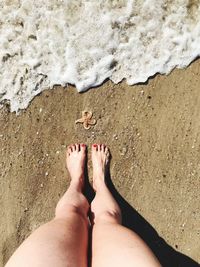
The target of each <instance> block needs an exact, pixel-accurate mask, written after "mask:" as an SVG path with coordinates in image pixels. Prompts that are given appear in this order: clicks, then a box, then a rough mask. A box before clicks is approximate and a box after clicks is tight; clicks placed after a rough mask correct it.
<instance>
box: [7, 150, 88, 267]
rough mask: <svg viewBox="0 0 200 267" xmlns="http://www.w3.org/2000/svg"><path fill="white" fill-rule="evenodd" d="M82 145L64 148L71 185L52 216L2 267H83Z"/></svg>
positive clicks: (85, 226) (85, 243)
mask: <svg viewBox="0 0 200 267" xmlns="http://www.w3.org/2000/svg"><path fill="white" fill-rule="evenodd" d="M85 150H86V147H85V145H71V146H70V147H68V149H67V168H68V170H69V173H70V176H71V184H70V186H69V189H68V190H67V192H66V193H65V195H64V196H63V197H62V198H61V200H60V201H59V202H58V205H57V207H56V216H55V218H54V219H53V220H52V221H50V222H49V223H47V224H45V225H43V226H41V227H40V228H39V229H37V230H36V231H35V232H34V233H33V234H31V235H30V236H29V237H28V238H27V239H26V240H25V241H24V242H23V243H22V245H21V246H20V247H19V248H18V249H17V250H16V252H15V253H14V254H13V256H12V257H11V258H10V260H9V261H8V263H7V265H6V267H86V266H87V247H88V218H87V213H88V209H89V204H88V202H87V200H86V198H85V197H84V196H83V194H82V187H83V184H84V165H85V157H86V155H85V153H86V151H85Z"/></svg>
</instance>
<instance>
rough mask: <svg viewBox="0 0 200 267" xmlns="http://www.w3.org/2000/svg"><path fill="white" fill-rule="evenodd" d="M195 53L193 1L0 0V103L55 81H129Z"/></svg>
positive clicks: (198, 20)
mask: <svg viewBox="0 0 200 267" xmlns="http://www.w3.org/2000/svg"><path fill="white" fill-rule="evenodd" d="M199 55H200V1H198V0H196V1H195V0H173V1H172V0H159V1H158V0H143V1H142V0H127V1H124V0H96V1H94V0H88V1H86V0H85V1H80V0H37V1H32V0H30V1H29V0H3V1H1V2H0V61H1V68H0V102H2V101H3V100H8V101H9V102H10V107H11V111H18V110H19V109H24V108H26V107H27V106H28V104H29V103H30V101H31V100H32V99H33V97H34V96H35V95H37V94H39V93H40V92H41V91H43V90H44V89H47V88H52V87H53V85H55V84H60V85H62V86H66V85H67V84H73V85H75V86H76V88H77V90H78V91H79V92H81V91H85V90H87V89H88V88H90V87H94V86H97V85H100V84H101V83H102V82H103V81H104V80H105V79H107V78H110V79H111V80H112V81H113V82H114V83H118V82H120V81H121V80H122V79H125V80H126V82H127V83H128V84H130V85H133V84H136V83H139V82H145V81H146V80H147V79H148V78H149V77H150V76H152V75H154V74H155V73H163V74H164V73H165V74H168V73H169V72H170V71H171V70H172V69H173V68H175V67H178V68H184V67H186V66H187V65H188V64H189V63H190V62H191V61H192V60H194V59H195V58H196V57H198V56H199Z"/></svg>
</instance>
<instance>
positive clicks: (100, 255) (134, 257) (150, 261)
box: [92, 223, 161, 267]
mask: <svg viewBox="0 0 200 267" xmlns="http://www.w3.org/2000/svg"><path fill="white" fill-rule="evenodd" d="M92 242H93V243H92V255H93V257H92V267H110V266H115V267H121V266H125V267H161V265H160V263H159V262H158V260H157V259H156V257H155V256H154V254H153V253H152V251H151V250H150V249H149V248H148V247H147V245H146V244H145V243H144V242H143V240H142V239H141V238H140V237H139V236H138V235H137V234H135V233H134V232H133V231H130V230H129V229H127V228H125V227H123V226H122V225H119V224H115V223H113V224H112V223H101V224H97V225H95V226H94V229H93V240H92Z"/></svg>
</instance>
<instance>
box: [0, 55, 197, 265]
mask: <svg viewBox="0 0 200 267" xmlns="http://www.w3.org/2000/svg"><path fill="white" fill-rule="evenodd" d="M85 109H88V110H91V111H92V112H93V114H94V117H95V118H96V119H97V124H96V125H95V126H94V127H92V128H91V129H90V130H85V129H84V128H83V126H82V125H81V124H75V120H77V119H78V118H80V117H81V112H82V111H83V110H85ZM0 113H1V114H0V150H1V154H0V164H1V165H0V167H1V172H0V176H1V177H0V206H1V209H0V235H1V243H0V250H1V254H0V266H3V265H4V264H5V263H6V262H7V260H8V258H9V257H10V255H11V254H12V253H13V251H14V250H15V249H16V247H17V246H18V245H19V244H20V243H21V242H22V241H23V240H24V239H25V237H27V235H29V234H30V232H31V231H33V230H34V229H35V228H37V227H38V226H39V225H40V224H42V223H44V222H46V221H48V220H49V219H51V218H52V217H53V216H54V209H55V206H56V203H57V201H58V199H59V198H60V196H61V195H62V194H63V193H64V191H65V190H66V189H67V186H68V184H69V177H68V175H67V173H66V170H65V163H64V162H65V148H66V146H67V145H68V144H70V143H74V142H85V143H86V144H87V145H88V146H90V145H91V144H92V143H98V142H101V143H106V144H107V145H108V146H109V147H110V150H111V153H112V162H111V176H112V180H113V184H114V185H115V188H116V190H117V191H118V192H119V193H120V194H121V196H122V197H123V198H124V199H126V200H127V202H128V203H129V204H130V205H131V206H132V207H134V209H135V210H133V209H132V208H131V207H130V206H129V207H127V206H126V205H127V204H124V202H123V201H122V200H121V199H120V197H119V196H117V199H118V201H119V202H120V203H121V204H122V206H123V209H124V210H123V213H124V216H125V217H124V218H125V220H124V223H125V224H126V225H129V226H130V227H132V228H134V227H135V228H136V231H137V232H138V233H139V234H141V235H142V236H143V237H144V238H145V240H146V241H147V242H148V243H149V245H150V246H151V247H152V249H153V250H154V252H155V253H156V254H157V255H158V257H159V258H160V259H161V261H162V263H163V265H164V263H165V262H164V258H165V259H167V263H165V265H164V266H183V267H186V266H196V265H195V264H197V262H200V241H199V240H200V224H199V222H200V205H199V203H200V195H199V188H200V60H197V61H196V62H194V63H193V64H192V65H191V66H189V67H188V68H187V69H186V70H174V71H173V72H172V73H171V74H170V75H169V76H161V75H157V76H156V77H155V78H153V79H151V80H150V81H149V82H148V84H146V85H137V86H127V85H126V84H125V83H121V84H119V85H114V84H113V83H111V82H106V83H104V84H103V85H102V86H101V87H100V88H98V89H93V90H90V91H88V92H86V93H83V94H79V93H77V92H76V89H75V88H73V87H68V88H65V89H64V88H60V87H57V88H56V89H53V90H48V91H45V92H43V93H42V94H41V95H39V96H37V97H36V98H35V99H34V100H33V101H32V103H31V104H30V106H29V107H28V109H27V110H25V111H22V112H21V113H20V115H19V116H16V115H15V114H14V113H13V114H11V113H9V109H8V107H6V106H5V107H4V108H3V109H1V110H0ZM88 166H89V170H88V174H89V177H90V179H91V177H92V171H91V162H90V150H89V162H88ZM139 214H140V215H141V216H142V217H140V215H139ZM147 222H148V223H147ZM134 224H135V225H134ZM153 228H154V229H153ZM154 230H155V231H157V233H156V232H155V231H154ZM159 236H160V237H161V238H163V239H164V240H165V242H166V243H165V242H164V241H163V240H161V239H160V238H159ZM167 244H168V245H167ZM180 253H181V254H180ZM184 255H185V256H184ZM186 256H188V257H186ZM192 259H193V260H192ZM189 264H194V265H189ZM197 266H198V265H197Z"/></svg>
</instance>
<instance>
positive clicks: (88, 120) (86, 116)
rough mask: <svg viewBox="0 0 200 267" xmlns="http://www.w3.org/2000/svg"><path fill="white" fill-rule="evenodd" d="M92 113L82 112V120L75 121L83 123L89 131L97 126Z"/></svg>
mask: <svg viewBox="0 0 200 267" xmlns="http://www.w3.org/2000/svg"><path fill="white" fill-rule="evenodd" d="M92 115H93V114H92V112H91V111H86V110H84V111H82V118H80V119H78V120H76V121H75V123H83V127H84V128H85V129H86V130H88V129H90V128H91V126H92V125H95V124H96V120H95V119H92Z"/></svg>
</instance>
